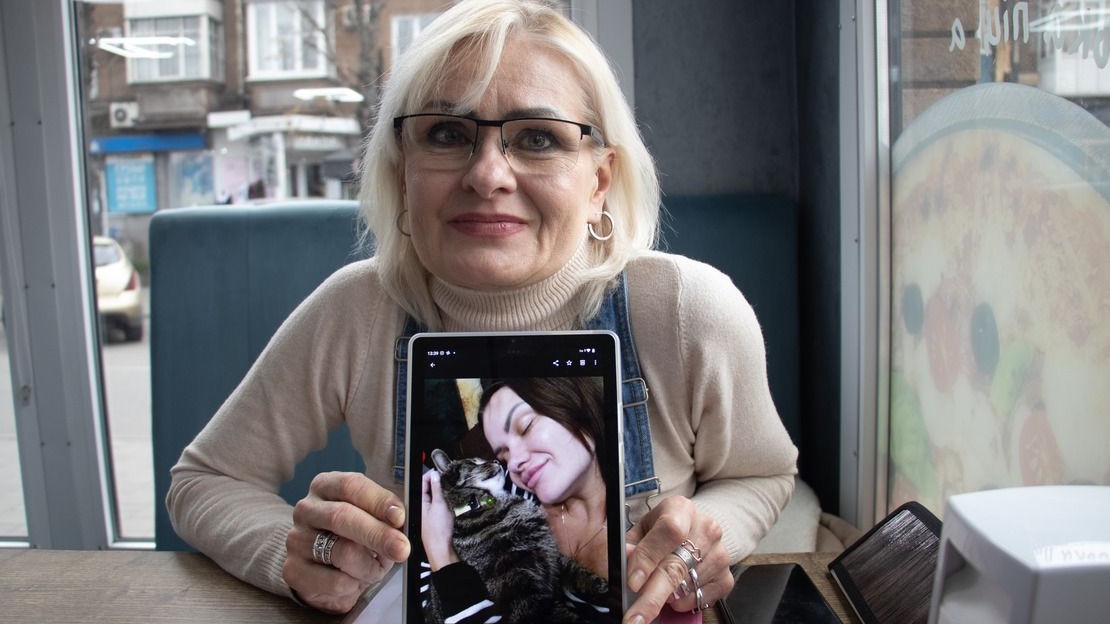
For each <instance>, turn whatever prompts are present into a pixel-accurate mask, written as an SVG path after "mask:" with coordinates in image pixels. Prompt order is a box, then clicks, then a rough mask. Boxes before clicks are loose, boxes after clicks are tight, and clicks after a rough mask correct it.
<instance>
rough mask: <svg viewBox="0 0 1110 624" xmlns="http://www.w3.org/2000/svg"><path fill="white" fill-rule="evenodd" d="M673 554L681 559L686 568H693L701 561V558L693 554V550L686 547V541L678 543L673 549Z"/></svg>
mask: <svg viewBox="0 0 1110 624" xmlns="http://www.w3.org/2000/svg"><path fill="white" fill-rule="evenodd" d="M674 555H675V556H676V557H678V558H679V560H680V561H682V563H683V564H684V565H685V566H686V569H687V570H693V569H694V566H696V565H698V563H700V562H701V559H699V558H698V557H697V556H695V555H694V553H693V551H691V550H690V549H689V548H687V547H686V542H683V543H681V544H679V545H678V548H675V549H674Z"/></svg>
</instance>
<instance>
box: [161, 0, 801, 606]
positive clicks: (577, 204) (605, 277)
mask: <svg viewBox="0 0 1110 624" xmlns="http://www.w3.org/2000/svg"><path fill="white" fill-rule="evenodd" d="M523 119H527V121H522V120H523ZM492 120H515V121H492ZM363 163H364V170H363V178H362V191H361V193H362V195H361V203H362V206H363V210H364V213H365V218H366V221H367V223H368V224H369V227H370V229H371V230H372V233H373V236H374V239H375V242H376V245H377V251H376V253H375V256H374V257H373V258H372V259H370V260H368V261H365V262H361V263H355V264H352V265H349V266H347V267H345V268H343V269H340V270H339V271H337V272H336V273H335V275H333V276H332V277H331V278H329V279H328V280H327V281H326V282H325V283H324V284H322V285H321V286H320V288H318V289H317V291H316V292H314V293H313V294H312V295H311V296H309V297H308V299H306V300H305V302H304V303H303V304H302V305H301V306H299V307H298V308H297V310H295V311H294V312H293V313H292V314H291V316H290V318H289V319H288V320H287V321H286V322H285V323H284V324H283V326H282V327H281V328H280V329H279V330H278V332H277V333H276V334H275V335H274V337H273V338H272V340H271V342H270V344H269V345H268V346H267V348H266V349H265V350H264V352H263V353H262V355H260V356H259V359H258V361H257V362H256V363H255V365H254V366H253V367H252V369H251V370H250V372H248V374H247V376H246V377H245V378H244V380H243V382H242V383H241V384H240V386H239V387H238V388H237V389H236V390H235V391H234V392H233V393H232V395H231V396H230V397H229V398H228V400H227V402H226V403H225V404H224V405H223V406H222V407H221V408H220V410H219V411H218V412H217V414H216V415H215V416H214V417H213V419H212V421H211V422H210V423H209V425H208V426H207V427H205V429H204V430H203V431H202V432H201V433H200V434H199V435H198V436H197V438H196V440H194V441H193V442H192V443H191V444H190V445H189V446H188V447H187V448H186V449H185V451H184V452H183V453H182V457H181V459H180V461H179V462H178V464H177V465H176V466H175V467H174V469H173V473H172V474H173V483H172V485H171V489H170V493H169V495H168V496H167V504H168V506H169V509H170V515H171V517H172V518H173V522H174V527H175V529H176V530H177V532H178V534H180V535H181V536H182V537H183V538H184V539H185V540H187V541H188V542H189V543H191V544H192V545H194V546H195V547H196V548H197V549H198V550H200V551H202V552H204V553H206V554H208V555H209V556H210V557H212V558H213V559H214V560H215V561H216V562H217V563H219V564H220V565H221V566H222V567H224V568H225V569H227V570H229V571H230V572H232V573H233V574H235V575H237V576H239V577H240V578H243V579H245V580H247V581H249V582H251V583H254V584H256V585H259V586H261V587H264V588H266V589H268V590H270V591H273V592H277V593H283V594H286V595H290V596H294V597H299V599H300V600H302V601H304V602H306V603H308V604H309V605H312V606H314V607H317V608H319V609H322V610H325V611H331V612H344V611H347V610H349V609H350V608H351V607H352V606H353V605H354V604H355V601H356V599H357V598H358V596H359V594H360V593H361V592H362V591H363V590H364V589H365V588H367V587H368V586H369V585H371V584H373V583H376V582H377V581H378V580H380V579H381V578H382V576H383V575H384V574H385V572H386V571H387V570H388V569H390V568H391V567H392V566H393V565H395V564H396V563H398V562H402V561H405V560H406V558H407V557H408V555H409V552H410V545H409V544H408V542H407V540H406V539H405V537H404V534H403V533H402V532H401V530H400V529H401V527H403V526H404V521H405V508H404V504H403V502H402V499H401V498H400V496H399V492H400V491H401V485H400V482H398V481H397V480H396V476H397V475H396V474H395V471H394V470H393V467H394V465H397V462H396V451H397V446H398V444H397V441H396V440H395V437H394V436H395V433H396V429H397V422H398V421H397V420H396V418H398V417H403V415H398V416H397V417H395V415H394V408H395V405H394V402H393V397H394V394H395V392H396V386H395V371H394V368H393V366H392V360H393V357H392V356H393V353H394V346H395V343H396V341H397V338H398V337H399V336H401V335H403V334H404V333H406V329H407V328H409V327H411V326H412V325H418V326H423V327H425V328H427V329H430V330H447V331H488V330H526V329H527V330H560V329H571V328H575V327H582V326H595V325H594V323H595V322H596V320H597V319H599V318H600V319H602V320H603V321H602V322H603V324H604V323H608V320H609V319H616V320H617V321H618V322H620V321H621V319H627V321H628V322H627V326H622V328H621V329H622V331H621V332H620V335H622V337H623V338H622V344H621V348H622V352H633V353H635V354H637V355H638V357H637V358H634V361H635V362H636V363H638V370H639V374H638V375H633V374H629V369H627V368H626V369H625V376H626V377H627V378H630V379H631V378H633V377H642V378H643V380H644V381H645V383H646V384H647V386H648V387H649V388H650V395H649V398H647V400H646V403H644V404H643V405H642V406H639V407H646V414H644V419H645V426H644V428H643V436H642V440H643V441H645V442H646V443H647V444H648V447H647V448H648V453H647V455H646V456H644V457H641V458H640V459H638V460H637V461H636V462H635V465H632V466H631V467H632V468H634V469H639V468H641V467H644V466H646V467H647V468H648V469H649V470H648V473H649V474H651V473H654V477H653V478H652V479H650V480H649V483H651V484H655V485H657V486H658V490H659V491H658V492H657V494H658V495H657V496H651V497H648V496H646V495H644V496H639V497H634V498H632V499H630V500H629V505H630V516H631V519H632V520H633V521H634V522H635V525H634V526H633V528H632V529H631V530H630V531H629V532H628V534H627V538H628V541H629V544H630V546H629V551H628V559H627V565H626V569H627V572H628V578H627V584H628V587H629V588H630V589H631V590H632V591H634V592H637V593H638V598H637V600H636V601H635V603H633V605H632V606H631V607H630V608H629V610H628V612H627V613H626V615H625V621H626V622H648V621H651V620H652V619H653V618H654V617H655V616H656V615H657V614H658V613H659V612H660V610H661V609H662V607H663V605H664V604H667V603H669V604H670V605H671V606H672V608H674V609H676V610H680V611H690V610H693V609H699V608H704V607H706V606H707V605H709V604H711V603H712V602H714V601H716V600H718V599H720V598H722V597H723V596H725V595H726V594H727V593H728V591H729V590H730V589H731V587H732V584H733V580H732V575H731V574H730V573H729V570H728V564H729V563H734V562H736V561H738V560H739V559H741V558H743V557H744V556H745V555H747V554H748V553H749V552H751V550H752V549H753V548H754V547H755V545H756V542H757V541H758V540H759V539H760V537H762V535H763V534H764V533H766V531H767V530H768V529H769V528H770V527H771V525H772V524H773V523H774V521H775V519H776V518H777V515H778V513H779V511H780V510H781V509H782V507H783V506H784V505H785V504H786V502H787V500H788V499H789V497H790V494H791V492H792V491H793V486H794V474H795V472H796V468H795V460H796V456H797V451H796V449H795V448H794V446H793V445H792V444H791V442H790V439H789V436H788V435H787V433H786V431H785V429H784V428H783V426H782V423H781V422H780V420H779V418H778V415H777V413H776V411H775V407H774V404H773V402H772V400H771V396H770V391H769V389H768V385H767V371H766V364H765V354H764V348H763V342H762V336H761V334H760V330H759V325H758V322H757V321H756V319H755V316H754V313H753V311H752V309H751V306H750V305H749V304H748V303H747V301H746V300H745V299H744V297H743V295H741V294H740V293H739V291H737V290H736V288H735V286H733V284H732V283H731V281H730V280H729V279H728V278H727V277H726V276H725V275H723V274H722V273H720V272H718V271H716V270H715V269H713V268H711V267H709V266H706V265H703V264H700V263H697V262H694V261H692V260H689V259H686V258H682V257H678V256H672V255H668V254H663V253H659V252H655V251H651V246H652V245H653V243H654V242H655V240H656V237H657V232H658V227H659V222H658V219H659V187H658V181H657V178H656V172H655V169H654V165H653V163H652V160H651V158H650V156H649V154H648V153H647V150H646V148H645V146H644V144H643V141H642V139H641V137H640V136H639V134H638V131H637V129H636V125H635V121H634V119H633V116H632V112H631V110H630V109H629V107H628V105H627V103H626V102H625V100H624V99H623V97H622V95H621V92H620V89H619V88H618V85H617V81H616V78H615V77H614V75H613V73H612V71H611V69H610V68H609V65H608V63H607V61H606V59H605V57H604V56H603V55H602V53H601V52H600V51H599V50H598V48H597V46H596V45H595V44H594V43H593V42H592V40H590V38H589V37H588V36H587V35H586V34H585V33H583V32H582V31H581V30H580V29H578V28H577V27H576V26H574V25H573V24H572V23H570V22H569V21H568V20H566V19H565V18H564V17H562V15H560V14H559V13H558V12H557V11H555V10H552V9H550V8H548V7H546V6H544V5H542V4H537V3H534V2H528V1H524V2H520V1H516V0H464V1H462V2H459V3H458V4H456V5H455V6H454V7H452V8H451V9H450V10H448V11H447V12H445V13H444V14H443V15H442V16H441V17H440V18H439V19H437V20H436V21H435V22H434V23H433V24H431V25H430V26H429V27H428V28H427V29H426V30H425V31H424V32H423V33H422V34H421V36H420V37H419V38H418V40H417V41H416V42H414V44H413V46H412V47H411V48H410V49H409V50H408V51H407V52H406V53H405V54H404V55H402V56H401V57H400V58H399V59H398V60H397V62H396V63H395V66H394V68H393V71H392V73H391V75H390V76H389V79H388V81H387V83H386V85H385V87H384V89H383V93H382V101H381V105H380V111H379V116H378V121H377V123H376V125H375V127H374V128H373V129H372V131H371V133H370V136H369V138H368V141H367V144H366V154H365V157H364V159H363ZM614 311H615V312H614ZM410 317H411V318H410ZM625 330H627V331H625ZM626 403H627V402H626ZM344 422H345V423H346V424H347V425H348V427H349V429H350V432H351V438H352V440H353V443H354V444H355V446H356V447H357V448H358V450H359V452H360V454H361V455H362V457H363V458H364V459H365V461H366V474H365V475H363V474H334V473H331V474H322V475H319V476H318V477H317V478H316V479H315V480H314V481H313V483H312V485H311V486H310V488H309V492H308V493H307V495H306V496H305V498H304V499H302V500H301V501H300V502H298V504H297V505H296V506H295V507H294V509H293V510H292V513H291V512H290V508H289V506H288V505H287V504H285V503H284V502H283V501H282V499H281V498H280V497H279V496H278V495H277V493H276V492H277V489H278V486H279V484H280V483H282V482H283V481H284V480H285V479H287V478H288V477H289V476H290V475H291V474H292V471H293V468H294V466H295V464H296V463H297V461H299V460H300V459H301V458H302V457H303V456H304V455H306V454H307V453H308V452H309V451H311V450H312V449H314V448H319V447H322V446H323V445H324V443H325V440H326V437H327V433H328V431H329V430H330V429H332V428H334V427H336V426H339V425H340V424H341V423H344ZM627 455H628V453H627V447H626V456H627ZM628 468H629V464H628V463H627V462H626V470H627V469H628ZM626 480H629V479H628V478H627V476H626ZM676 591H677V592H678V593H676Z"/></svg>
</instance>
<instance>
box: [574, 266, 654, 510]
mask: <svg viewBox="0 0 1110 624" xmlns="http://www.w3.org/2000/svg"><path fill="white" fill-rule="evenodd" d="M586 329H607V330H609V331H612V332H613V333H615V334H616V335H617V337H618V338H620V352H621V403H622V404H623V406H624V495H625V496H626V497H632V496H635V495H637V494H642V493H644V492H658V491H659V489H660V485H659V479H658V478H657V477H656V476H655V461H654V456H653V455H652V452H651V425H650V424H649V422H648V410H647V400H648V387H647V382H646V381H644V378H643V376H641V375H640V362H639V359H638V358H637V357H636V344H635V341H634V340H633V339H632V323H631V322H630V321H629V318H628V286H627V284H626V283H625V275H624V273H623V272H622V273H621V274H620V276H618V278H617V285H616V287H615V288H614V289H613V291H612V292H611V293H609V295H608V296H607V297H606V298H605V301H604V302H603V303H602V305H601V310H599V311H598V313H597V314H596V315H595V316H594V317H593V318H591V319H590V320H589V321H587V322H586Z"/></svg>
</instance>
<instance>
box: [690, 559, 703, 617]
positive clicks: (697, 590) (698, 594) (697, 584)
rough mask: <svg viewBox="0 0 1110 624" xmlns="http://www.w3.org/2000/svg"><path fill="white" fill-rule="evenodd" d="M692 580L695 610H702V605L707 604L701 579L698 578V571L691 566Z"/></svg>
mask: <svg viewBox="0 0 1110 624" xmlns="http://www.w3.org/2000/svg"><path fill="white" fill-rule="evenodd" d="M690 580H691V581H693V582H694V598H695V602H694V612H695V613H696V612H698V611H701V610H702V605H704V604H706V602H705V597H704V596H703V595H702V591H701V581H700V580H698V571H697V570H695V569H693V568H690Z"/></svg>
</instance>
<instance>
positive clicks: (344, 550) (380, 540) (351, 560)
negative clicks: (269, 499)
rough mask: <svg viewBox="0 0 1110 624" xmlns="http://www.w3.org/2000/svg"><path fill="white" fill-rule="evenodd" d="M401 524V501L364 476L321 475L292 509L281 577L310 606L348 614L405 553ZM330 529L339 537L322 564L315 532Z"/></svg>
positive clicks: (343, 473) (407, 547)
mask: <svg viewBox="0 0 1110 624" xmlns="http://www.w3.org/2000/svg"><path fill="white" fill-rule="evenodd" d="M404 523H405V508H404V505H403V504H402V502H401V501H400V500H399V499H398V498H397V497H396V496H395V495H394V494H393V493H392V492H390V491H389V490H386V489H385V488H383V487H381V486H380V485H378V484H377V483H374V482H373V481H371V480H370V479H369V478H367V477H366V476H365V475H363V474H359V473H356V472H325V473H322V474H319V475H317V476H316V478H314V479H313V480H312V484H311V485H310V486H309V488H308V495H307V496H305V497H304V498H302V499H301V500H300V501H298V502H297V504H296V506H294V508H293V528H292V529H290V530H289V535H288V536H287V537H286V538H285V548H286V551H287V556H286V559H285V566H284V568H283V569H282V578H284V579H285V582H286V583H288V584H289V587H291V588H292V589H293V591H294V592H296V594H297V596H298V597H299V598H300V599H301V600H302V601H304V602H306V603H308V604H309V605H311V606H313V607H316V608H317V609H320V610H321V611H327V612H329V613H346V612H347V611H350V610H351V608H352V607H354V606H355V603H356V602H357V601H358V598H359V596H361V595H362V592H363V591H365V590H366V588H367V587H369V586H370V585H372V584H373V583H377V582H378V581H380V580H381V579H382V577H383V576H385V573H386V572H388V571H389V569H390V568H392V567H393V564H394V563H399V562H401V561H404V560H405V559H407V558H408V556H409V549H410V547H409V541H408V539H407V538H406V537H405V534H404V533H403V532H402V531H401V528H402V527H403V526H404ZM329 531H330V532H331V533H334V534H335V535H336V536H338V539H337V540H336V541H335V544H334V546H333V547H332V549H331V565H325V564H324V563H320V562H317V561H316V559H315V558H314V557H313V549H314V545H315V543H316V537H317V535H319V534H320V533H322V532H329Z"/></svg>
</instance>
